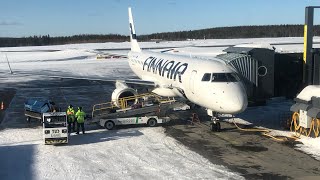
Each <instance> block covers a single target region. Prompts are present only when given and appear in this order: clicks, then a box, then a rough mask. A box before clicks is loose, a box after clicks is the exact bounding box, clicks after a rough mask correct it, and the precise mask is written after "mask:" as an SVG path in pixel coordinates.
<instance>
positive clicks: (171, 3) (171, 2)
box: [168, 0, 177, 6]
mask: <svg viewBox="0 0 320 180" xmlns="http://www.w3.org/2000/svg"><path fill="white" fill-rule="evenodd" d="M168 4H169V5H170V6H176V5H177V2H176V1H172V0H171V1H169V2H168Z"/></svg>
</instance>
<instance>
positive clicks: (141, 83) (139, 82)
mask: <svg viewBox="0 0 320 180" xmlns="http://www.w3.org/2000/svg"><path fill="white" fill-rule="evenodd" d="M11 75H13V76H15V75H23V76H43V77H48V78H57V79H61V80H63V79H74V80H90V81H101V82H110V83H115V82H116V81H120V82H123V83H126V84H128V85H138V86H149V87H156V84H155V83H154V82H153V81H145V80H141V79H120V78H119V79H106V78H102V77H77V76H59V75H51V74H41V73H26V72H17V71H14V72H13V73H11Z"/></svg>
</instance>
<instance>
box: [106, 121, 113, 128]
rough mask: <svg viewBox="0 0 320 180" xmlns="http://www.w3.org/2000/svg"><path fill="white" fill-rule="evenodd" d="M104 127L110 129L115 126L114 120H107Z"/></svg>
mask: <svg viewBox="0 0 320 180" xmlns="http://www.w3.org/2000/svg"><path fill="white" fill-rule="evenodd" d="M104 127H105V128H106V129H108V130H112V129H113V128H114V122H112V121H107V122H106V123H105V124H104Z"/></svg>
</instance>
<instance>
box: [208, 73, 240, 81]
mask: <svg viewBox="0 0 320 180" xmlns="http://www.w3.org/2000/svg"><path fill="white" fill-rule="evenodd" d="M238 81H240V79H239V78H238V76H237V75H236V74H234V73H212V78H211V82H238Z"/></svg>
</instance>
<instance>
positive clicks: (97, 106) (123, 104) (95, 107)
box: [91, 93, 176, 117]
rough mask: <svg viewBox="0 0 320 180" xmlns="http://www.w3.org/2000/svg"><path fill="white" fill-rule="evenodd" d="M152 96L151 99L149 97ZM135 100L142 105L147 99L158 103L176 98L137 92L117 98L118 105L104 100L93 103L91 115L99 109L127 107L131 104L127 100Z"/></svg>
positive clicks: (172, 100) (168, 101)
mask: <svg viewBox="0 0 320 180" xmlns="http://www.w3.org/2000/svg"><path fill="white" fill-rule="evenodd" d="M151 98H153V99H151ZM132 101H136V102H137V103H141V106H142V107H144V106H145V105H146V103H147V102H148V101H154V102H158V103H159V104H164V103H172V102H175V101H176V100H175V99H174V98H170V97H167V98H165V97H162V96H159V95H157V94H154V93H143V94H138V95H135V96H128V97H124V98H119V100H118V103H119V107H118V106H116V105H115V102H112V101H111V102H106V103H100V104H95V105H93V107H92V113H91V115H92V117H94V114H95V113H96V112H99V111H100V112H101V111H107V110H111V109H114V108H119V109H127V108H129V107H130V106H131V104H130V103H129V102H132Z"/></svg>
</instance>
